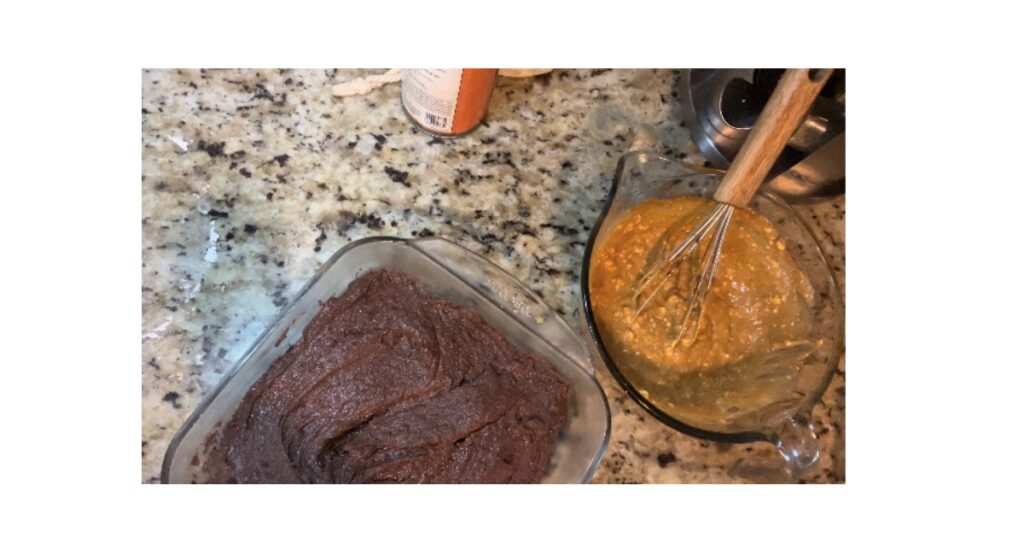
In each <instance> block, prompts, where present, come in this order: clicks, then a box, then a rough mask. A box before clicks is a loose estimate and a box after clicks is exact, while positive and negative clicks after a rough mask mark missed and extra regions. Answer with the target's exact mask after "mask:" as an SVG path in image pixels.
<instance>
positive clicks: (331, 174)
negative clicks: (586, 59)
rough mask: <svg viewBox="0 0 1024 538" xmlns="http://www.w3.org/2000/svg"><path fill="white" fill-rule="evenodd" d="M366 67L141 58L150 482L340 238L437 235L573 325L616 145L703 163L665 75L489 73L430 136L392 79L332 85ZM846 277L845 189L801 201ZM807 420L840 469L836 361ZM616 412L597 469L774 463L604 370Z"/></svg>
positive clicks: (840, 398)
mask: <svg viewBox="0 0 1024 538" xmlns="http://www.w3.org/2000/svg"><path fill="white" fill-rule="evenodd" d="M375 72H378V71H376V70H353V71H349V70H345V71H339V70H169V71H168V70H145V71H143V72H142V215H143V219H142V327H141V339H142V357H141V370H142V481H143V482H159V474H160V465H161V462H162V460H163V457H164V452H165V451H166V449H167V445H168V443H169V441H170V439H171V437H172V436H173V435H174V433H175V431H177V430H178V428H179V427H180V426H181V424H182V423H183V422H184V420H185V419H186V418H187V417H188V415H189V414H190V413H191V412H192V410H193V409H195V408H196V406H197V405H198V404H199V402H200V401H201V400H202V398H203V397H204V396H205V395H206V394H207V393H208V392H209V391H210V390H211V388H213V387H215V386H216V384H217V382H218V381H219V380H220V378H221V376H222V375H223V374H224V372H226V371H227V370H229V369H230V367H231V366H232V364H233V363H234V362H235V361H237V360H238V359H239V358H240V357H241V355H242V353H244V351H245V350H246V349H247V348H248V347H249V345H250V344H251V343H252V342H253V341H254V340H255V338H256V337H257V336H258V335H259V334H260V332H261V331H262V330H263V329H265V328H266V326H267V325H268V324H269V323H270V322H271V321H272V320H273V319H274V317H275V315H276V313H277V312H278V311H279V310H280V309H281V308H282V307H284V306H285V305H286V304H288V303H289V302H290V301H291V300H292V299H294V298H295V295H296V292H297V291H298V290H299V289H300V288H301V287H302V286H303V285H304V284H305V283H306V281H307V280H308V279H309V278H310V277H311V276H312V275H313V273H314V272H315V271H316V269H317V268H318V267H319V266H320V265H321V264H322V263H323V262H324V261H326V260H327V259H328V258H329V257H330V256H331V254H333V253H334V252H335V251H336V250H337V249H339V248H341V247H343V246H344V245H346V244H348V243H350V242H351V241H353V240H356V239H359V238H363V237H368V236H374V235H394V236H400V237H416V236H420V237H422V236H432V235H437V236H443V237H445V238H448V239H451V240H452V241H455V242H457V243H459V244H460V245H463V246H465V247H467V248H469V249H470V250H472V251H474V252H476V253H478V254H481V255H483V256H484V257H486V258H487V259H489V260H491V261H492V262H494V263H495V264H497V265H499V266H501V267H503V268H504V269H506V270H508V271H509V272H511V273H512V274H513V275H515V276H516V277H518V278H519V279H521V280H522V281H523V282H525V283H527V285H529V286H530V287H531V288H532V289H533V290H534V291H536V292H537V293H538V294H540V295H541V296H542V297H543V298H544V299H545V300H546V301H547V302H548V304H550V305H551V306H552V307H553V308H555V309H556V310H557V311H558V312H559V313H561V314H562V315H564V316H565V317H566V318H567V319H568V320H569V321H570V324H572V325H573V326H575V316H576V314H577V307H576V305H577V304H578V302H579V301H578V293H579V273H580V264H581V259H582V257H583V250H584V246H585V242H586V240H587V237H588V234H589V232H590V226H591V225H592V223H594V221H595V220H596V218H597V216H598V213H599V211H600V208H601V206H602V203H603V200H604V197H605V194H606V193H607V191H608V187H609V185H610V182H611V178H612V176H613V173H614V171H615V164H616V162H617V160H618V158H619V156H620V155H621V154H622V153H623V152H625V151H627V150H629V149H635V148H637V147H649V148H652V149H655V150H657V151H659V152H662V153H665V154H668V155H671V156H675V157H677V158H681V159H683V160H685V161H688V162H691V163H695V164H703V162H704V159H703V158H702V157H701V156H700V154H699V152H698V151H697V148H696V146H695V145H694V144H693V142H692V141H691V140H690V138H689V133H688V131H687V128H686V126H685V125H684V123H683V121H682V114H681V106H680V104H679V102H678V99H677V98H676V97H675V92H674V91H673V90H674V84H675V81H676V78H677V76H678V74H677V73H675V72H673V71H669V70H556V71H554V72H552V73H550V74H548V75H543V76H541V77H537V78H532V79H507V78H499V81H498V85H497V88H496V89H495V92H494V95H493V98H492V101H491V105H490V109H489V113H488V118H487V121H486V122H485V124H484V125H482V126H481V127H480V128H479V129H477V130H476V131H474V132H473V133H471V134H470V135H468V136H466V137H463V138H459V139H451V140H442V139H437V138H433V137H430V136H427V135H425V134H422V133H420V132H418V131H416V130H414V128H413V127H412V125H411V123H410V122H409V120H407V119H406V117H405V116H404V114H403V112H402V109H401V105H400V101H399V90H400V88H399V86H398V85H397V84H392V85H389V86H385V87H383V88H381V89H379V90H377V91H375V92H373V93H371V94H369V95H365V96H354V97H346V98H334V97H332V96H331V86H332V85H333V84H336V83H337V82H342V81H345V80H350V79H352V78H355V77H359V76H364V75H366V74H370V73H375ZM799 211H800V212H801V213H802V215H803V216H804V217H806V219H807V220H808V222H810V223H811V225H812V226H813V228H814V231H815V232H816V233H817V234H818V236H819V237H820V238H821V239H822V240H823V242H824V247H825V254H826V257H827V258H828V260H829V261H830V263H831V264H832V265H833V268H834V269H835V271H836V272H837V274H838V276H839V285H840V288H841V289H845V224H844V220H845V213H846V204H845V198H844V197H840V198H838V199H835V200H831V201H828V202H824V203H820V204H816V205H809V206H801V207H799ZM844 363H845V357H844V359H843V362H841V363H840V369H839V372H838V374H837V375H836V376H835V378H834V379H833V381H832V384H831V385H830V386H829V388H828V390H827V392H826V393H825V395H824V397H823V400H822V402H821V403H819V404H818V405H817V406H816V408H815V410H814V414H813V420H814V423H815V426H816V427H817V429H818V431H819V433H820V437H821V444H822V461H821V463H820V464H819V465H818V467H817V468H816V469H815V470H814V471H813V472H812V473H810V474H809V475H808V476H806V477H805V480H806V481H808V482H844V481H845V474H846V472H845V471H846V469H845V450H844V446H845V443H844V435H845V373H844V368H845V366H844ZM599 380H600V381H601V384H602V385H603V386H604V389H605V391H606V393H607V395H608V400H609V404H610V406H611V410H612V432H611V439H610V441H609V446H608V451H607V453H606V454H605V457H604V460H603V461H602V463H601V467H600V469H599V470H598V472H597V474H596V475H595V477H594V482H751V481H755V482H756V481H764V480H768V478H766V476H768V475H767V474H765V473H764V472H762V471H761V470H760V469H763V468H767V467H770V466H772V465H773V462H775V461H776V460H777V458H778V455H777V453H776V452H775V449H774V447H772V446H771V445H770V444H768V443H754V444H745V445H729V444H722V443H714V442H708V441H701V440H698V439H694V438H692V437H688V436H686V435H683V434H681V433H678V432H675V431H674V430H671V429H669V428H668V427H666V426H663V425H662V424H661V423H659V422H657V421H656V420H655V419H653V418H652V417H650V416H649V415H646V414H645V413H644V412H643V411H642V410H641V409H640V408H639V407H638V406H637V405H636V404H635V403H634V402H633V401H632V400H631V399H629V397H628V396H627V395H626V394H625V393H624V392H623V391H622V390H621V389H620V388H619V387H618V385H617V384H615V382H614V381H613V380H611V379H610V378H609V377H607V376H605V375H603V374H599Z"/></svg>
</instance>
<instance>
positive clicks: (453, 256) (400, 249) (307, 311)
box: [160, 237, 611, 484]
mask: <svg viewBox="0 0 1024 538" xmlns="http://www.w3.org/2000/svg"><path fill="white" fill-rule="evenodd" d="M381 268H388V269H393V270H395V271H400V272H403V273H406V274H408V275H411V276H413V277H414V278H415V279H416V280H418V281H419V282H420V283H421V284H423V286H424V287H426V288H427V289H428V290H429V291H430V292H431V293H433V294H434V295H436V296H438V297H441V298H443V299H447V300H450V301H452V302H455V303H459V304H461V305H464V306H467V307H469V308H472V309H473V310H475V311H476V312H477V313H479V314H480V315H481V316H482V317H483V318H484V319H485V320H486V321H487V323H489V324H490V325H491V326H493V327H494V328H496V329H498V330H499V331H501V333H502V334H504V335H505V337H506V338H508V340H509V341H510V342H511V343H512V344H513V345H515V346H517V347H519V348H520V349H521V350H523V351H525V352H527V353H529V354H531V355H534V356H536V357H538V358H540V359H543V360H546V361H547V362H548V363H549V364H550V365H551V367H552V368H554V370H555V371H556V372H558V374H559V375H560V376H561V378H562V379H563V380H564V381H565V382H566V383H567V384H568V385H569V387H570V389H571V396H570V402H569V413H568V423H567V425H566V427H565V429H563V431H562V432H561V434H560V435H559V440H558V444H557V445H556V446H555V450H554V454H553V455H552V458H551V462H550V463H549V464H548V468H547V471H546V472H545V475H544V477H543V479H542V480H541V481H542V482H543V483H585V482H589V481H590V479H591V477H592V476H593V475H594V471H595V470H596V468H597V464H598V462H600V460H601V457H602V456H603V455H604V451H605V449H606V448H607V446H608V435H609V430H610V426H611V418H610V413H609V410H608V401H607V399H606V398H605V395H604V391H603V390H602V389H601V386H600V385H599V384H598V382H597V380H596V379H595V377H594V374H593V366H592V364H591V362H590V358H589V355H588V353H587V350H586V347H584V345H583V343H582V342H581V341H580V340H579V338H578V337H577V335H576V333H575V332H574V331H573V330H572V329H571V328H570V327H569V326H568V325H567V324H566V322H565V321H564V320H563V319H562V318H561V317H559V316H558V315H557V314H556V313H555V312H554V311H553V310H552V309H551V308H550V307H548V306H547V305H546V304H544V302H543V301H541V300H540V298H538V297H537V296H536V294H534V293H533V292H531V291H530V290H529V289H528V288H526V287H525V286H524V285H523V284H521V283H520V282H519V281H517V280H516V279H515V278H514V277H513V276H512V275H510V274H508V273H507V272H505V271H503V270H502V269H500V268H498V267H497V266H495V265H493V264H492V263H490V262H488V261H487V260H485V259H483V258H481V257H480V256H477V255H476V254H473V253H472V252H470V251H468V250H466V249H464V248H462V247H460V246H458V245H456V244H454V243H452V242H450V241H447V240H445V239H440V238H427V239H409V240H407V239H399V238H394V237H373V238H368V239H363V240H360V241H356V242H353V243H351V244H349V245H348V246H346V247H345V248H342V249H341V250H339V251H338V252H337V253H335V254H334V256H332V257H331V258H330V259H329V260H328V261H327V262H326V263H325V264H324V265H323V267H321V268H320V270H319V271H318V272H317V274H316V275H315V276H314V277H313V278H312V280H310V282H309V283H308V284H306V286H305V287H304V288H303V289H302V290H301V291H300V292H299V294H298V297H297V299H295V301H294V302H292V304H290V305H289V306H288V307H286V308H285V309H284V310H283V311H282V313H281V314H280V315H279V316H278V318H277V319H276V320H275V321H274V323H272V324H271V325H270V327H269V328H267V330H266V331H264V332H263V334H262V335H260V337H259V338H258V339H257V340H256V342H255V343H254V344H253V346H252V347H251V348H250V349H249V351H248V352H247V353H246V354H245V355H244V356H243V357H242V359H241V360H240V361H239V362H238V363H237V364H235V366H234V367H233V368H232V369H231V370H230V371H229V372H228V373H227V374H226V375H225V376H224V379H223V380H222V381H221V382H220V384H219V385H218V386H217V387H216V388H215V389H214V390H213V392H211V393H210V394H209V395H208V396H207V397H206V398H205V399H204V400H203V402H202V403H201V404H200V405H199V407H198V408H197V409H196V410H195V411H194V412H193V413H192V415H191V416H189V418H188V420H186V421H185V423H184V424H183V425H182V427H181V429H180V430H179V431H178V432H177V433H176V434H175V436H174V438H173V439H172V440H171V443H170V445H169V446H168V448H167V454H166V455H165V456H164V462H163V469H162V472H161V476H160V478H161V482H163V483H176V484H180V483H185V484H187V483H203V482H206V477H205V476H204V473H203V471H202V468H203V463H204V458H205V456H206V452H207V450H208V448H209V447H208V446H207V445H206V442H207V439H208V438H210V435H211V434H216V433H218V432H219V431H220V429H221V428H222V427H223V426H224V425H225V424H227V423H228V421H229V420H230V419H231V417H232V415H233V414H234V412H235V410H236V409H237V407H238V405H239V403H240V402H241V401H242V398H243V397H244V396H245V394H246V393H247V392H248V391H249V388H250V387H252V385H253V384H255V383H256V382H257V381H258V380H259V379H260V377H262V376H263V374H264V373H265V372H266V371H267V368H269V367H270V364H271V363H272V362H274V361H275V360H276V359H277V358H278V357H280V356H281V355H283V354H284V352H285V351H286V350H287V349H288V348H289V347H291V346H292V345H293V344H294V343H295V342H297V341H298V340H299V338H301V336H302V332H303V330H304V329H305V327H306V325H307V324H308V323H309V322H310V320H312V319H313V317H314V316H316V314H317V313H318V312H319V310H320V306H321V304H322V303H323V302H324V301H326V300H327V299H328V298H331V297H335V296H338V295H341V294H342V293H344V292H345V290H346V289H347V288H348V285H349V283H351V282H352V281H353V280H355V279H356V278H358V277H359V276H361V275H363V274H365V273H366V272H368V271H372V270H374V269H381Z"/></svg>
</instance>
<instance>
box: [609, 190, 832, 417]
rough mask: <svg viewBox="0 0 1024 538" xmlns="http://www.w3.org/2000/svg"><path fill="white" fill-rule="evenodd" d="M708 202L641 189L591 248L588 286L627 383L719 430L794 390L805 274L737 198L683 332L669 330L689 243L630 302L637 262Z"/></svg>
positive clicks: (694, 219)
mask: <svg viewBox="0 0 1024 538" xmlns="http://www.w3.org/2000/svg"><path fill="white" fill-rule="evenodd" d="M713 206H714V202H713V201H712V200H709V199H706V198H699V197H678V198H672V199H667V200H661V199H651V200H647V201H645V202H643V203H641V204H638V205H636V206H634V207H632V208H630V209H629V210H628V211H627V212H626V213H625V214H624V215H622V217H621V218H619V219H618V220H617V221H616V222H614V223H609V224H608V225H610V226H611V228H610V229H609V230H607V231H606V232H605V233H603V234H602V235H601V237H600V238H599V240H598V243H597V244H596V245H595V248H594V254H593V257H592V262H591V267H590V298H591V303H592V307H593V313H594V317H595V321H596V323H597V328H598V331H599V332H600V334H601V339H602V341H603V343H604V345H605V349H606V350H607V352H608V353H609V354H610V355H611V357H612V359H613V360H614V361H615V364H616V366H617V367H618V368H619V369H620V370H621V371H622V373H623V374H624V375H625V376H626V377H627V379H629V381H630V383H632V384H633V385H634V386H635V387H637V389H638V390H639V391H640V392H641V394H642V395H643V396H644V397H645V398H647V399H648V400H650V401H652V402H653V403H655V405H657V406H659V407H661V408H662V409H663V410H665V411H666V412H668V413H669V414H673V415H675V416H677V418H679V419H681V420H683V421H684V422H687V423H690V424H692V425H695V426H698V427H704V428H708V429H713V430H719V431H721V430H723V429H730V428H732V429H742V428H744V427H746V426H745V425H744V424H743V422H744V420H742V419H743V417H744V416H745V415H750V414H752V413H758V412H761V411H763V410H764V408H765V407H768V406H773V407H774V406H778V405H785V403H787V402H790V401H796V400H798V399H799V394H795V393H792V392H793V391H794V390H795V389H794V388H793V387H794V386H795V377H796V375H797V373H798V370H799V365H798V363H799V361H800V360H802V359H803V358H804V357H806V356H808V355H809V354H810V353H811V352H812V351H813V350H814V347H815V345H816V344H815V343H814V342H811V341H810V340H809V338H811V334H812V329H813V327H812V315H811V312H810V307H809V304H810V302H811V300H812V298H813V293H814V290H813V288H812V286H811V284H810V281H809V280H808V278H807V276H806V275H804V273H803V272H802V271H801V270H800V267H799V266H798V265H797V263H796V261H795V260H793V258H792V256H791V255H790V254H789V252H787V250H786V245H785V243H784V242H783V240H782V239H781V238H780V237H779V234H778V231H777V230H776V229H775V227H774V226H772V224H771V223H770V222H768V221H767V220H766V219H765V218H764V217H762V216H760V215H758V214H757V213H755V212H753V211H751V210H749V209H745V208H738V209H737V210H736V211H735V212H734V214H733V217H732V221H731V223H730V224H729V229H728V233H727V234H726V238H725V241H724V244H723V247H722V254H721V257H720V259H719V265H718V270H717V272H716V273H715V279H714V283H713V285H712V288H711V291H710V293H709V294H708V297H707V300H706V305H705V311H704V315H703V318H702V321H701V325H700V327H699V330H698V332H697V334H696V337H695V338H693V339H692V341H686V340H684V341H682V342H678V341H677V337H678V336H679V334H678V333H679V327H680V325H681V320H682V316H683V315H684V314H685V311H686V306H687V305H686V301H687V299H688V297H689V291H690V289H691V288H692V284H693V280H694V278H696V274H695V273H696V270H695V269H696V265H697V263H696V262H697V261H698V260H699V258H700V253H699V252H698V253H697V254H691V255H690V256H688V257H687V259H688V260H690V261H691V262H692V263H688V264H683V265H682V266H680V270H678V271H676V272H675V273H674V274H673V275H672V277H671V278H670V280H669V281H668V282H667V283H666V284H665V286H664V287H663V288H662V289H661V290H660V291H659V292H658V294H657V295H656V296H655V297H654V299H653V300H652V302H651V303H650V304H649V305H648V306H647V307H646V308H645V309H644V310H643V311H642V312H640V313H639V314H638V313H637V308H638V306H639V304H638V302H637V301H636V300H635V298H634V295H635V293H636V289H637V287H638V285H639V282H640V279H641V277H642V276H643V274H644V273H645V272H646V271H648V270H650V268H652V267H654V266H655V265H656V264H657V262H658V260H660V259H662V258H663V257H664V256H666V255H667V251H668V250H671V248H672V247H673V246H675V245H677V244H679V243H680V242H681V241H682V240H683V238H684V237H685V236H686V235H687V233H688V232H689V231H691V230H692V229H693V228H694V227H695V226H696V225H697V224H698V223H699V222H700V220H701V218H702V217H703V216H704V215H706V214H707V213H708V212H710V211H711V210H712V208H713ZM748 418H750V420H749V421H748V422H751V423H753V422H755V419H754V417H748ZM762 418H763V417H762Z"/></svg>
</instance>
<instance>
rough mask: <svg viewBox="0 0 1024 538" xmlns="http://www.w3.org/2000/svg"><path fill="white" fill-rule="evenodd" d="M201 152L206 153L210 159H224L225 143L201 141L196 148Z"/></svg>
mask: <svg viewBox="0 0 1024 538" xmlns="http://www.w3.org/2000/svg"><path fill="white" fill-rule="evenodd" d="M196 147H197V148H198V149H199V151H205V152H206V154H207V155H209V156H210V157H222V156H223V155H224V142H207V141H205V140H200V141H199V145H198V146H196Z"/></svg>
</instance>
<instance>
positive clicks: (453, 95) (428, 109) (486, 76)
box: [402, 69, 498, 137]
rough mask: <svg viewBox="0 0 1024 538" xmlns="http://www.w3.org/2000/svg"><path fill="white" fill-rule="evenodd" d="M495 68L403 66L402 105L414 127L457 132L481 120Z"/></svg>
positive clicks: (438, 133) (445, 133)
mask: <svg viewBox="0 0 1024 538" xmlns="http://www.w3.org/2000/svg"><path fill="white" fill-rule="evenodd" d="M497 73H498V70H497V69H403V70H402V108H403V109H404V110H405V113H406V115H408V116H409V118H410V119H411V120H412V121H413V123H414V124H416V126H417V127H419V128H420V129H423V130H424V131H427V132H428V133H430V134H433V135H436V136H442V137H452V136H460V135H464V134H466V133H468V132H469V131H472V130H473V129H474V128H475V127H476V126H477V125H480V122H481V121H483V119H484V115H485V114H486V112H487V104H488V102H490V100H491V92H492V91H493V90H494V80H495V77H496V76H497Z"/></svg>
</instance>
